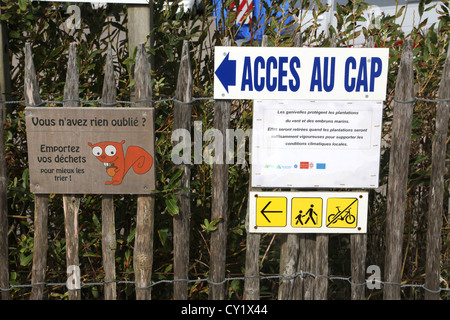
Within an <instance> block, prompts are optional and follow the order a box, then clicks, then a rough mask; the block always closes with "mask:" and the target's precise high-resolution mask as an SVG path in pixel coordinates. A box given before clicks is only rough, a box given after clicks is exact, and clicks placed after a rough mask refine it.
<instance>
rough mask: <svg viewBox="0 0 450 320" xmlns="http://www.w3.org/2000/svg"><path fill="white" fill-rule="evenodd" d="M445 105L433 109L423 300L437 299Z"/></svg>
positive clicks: (449, 85)
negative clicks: (434, 111)
mask: <svg viewBox="0 0 450 320" xmlns="http://www.w3.org/2000/svg"><path fill="white" fill-rule="evenodd" d="M439 99H450V46H449V48H448V50H447V59H446V60H445V64H444V70H443V72H442V78H441V83H440V87H439ZM449 112H450V102H449V101H439V102H438V103H437V106H436V132H435V134H434V140H433V147H432V155H431V163H432V165H431V181H430V196H429V197H430V198H429V207H428V217H427V219H428V226H427V260H426V261H427V262H426V268H425V287H426V288H427V289H429V290H433V292H431V291H426V292H425V299H427V300H437V299H439V292H438V291H439V287H440V285H439V283H440V255H441V228H442V214H443V211H444V175H445V160H446V159H445V158H446V142H447V132H448V116H449Z"/></svg>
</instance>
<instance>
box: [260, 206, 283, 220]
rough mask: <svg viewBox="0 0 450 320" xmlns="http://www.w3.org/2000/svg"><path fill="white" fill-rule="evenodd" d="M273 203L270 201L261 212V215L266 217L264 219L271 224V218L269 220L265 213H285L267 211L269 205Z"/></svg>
mask: <svg viewBox="0 0 450 320" xmlns="http://www.w3.org/2000/svg"><path fill="white" fill-rule="evenodd" d="M271 203H272V201H269V202H268V203H267V204H266V206H265V207H264V208H263V209H262V210H261V214H262V215H263V216H264V218H266V220H267V221H269V223H272V222H270V220H269V218H267V216H266V215H265V213H282V212H283V211H266V208H267V207H268V206H269V204H271Z"/></svg>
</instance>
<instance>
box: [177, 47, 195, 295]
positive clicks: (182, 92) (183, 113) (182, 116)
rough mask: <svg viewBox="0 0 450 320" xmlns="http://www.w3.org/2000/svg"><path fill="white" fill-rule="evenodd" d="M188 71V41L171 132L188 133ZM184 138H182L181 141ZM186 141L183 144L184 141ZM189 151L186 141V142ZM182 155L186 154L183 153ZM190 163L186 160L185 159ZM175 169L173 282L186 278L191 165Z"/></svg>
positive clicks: (180, 286)
mask: <svg viewBox="0 0 450 320" xmlns="http://www.w3.org/2000/svg"><path fill="white" fill-rule="evenodd" d="M192 86H193V80H192V68H191V60H190V56H189V42H188V41H187V40H185V41H184V42H183V51H182V53H181V62H180V69H179V71H178V82H177V89H176V93H175V99H176V100H179V101H182V102H184V103H180V102H178V101H175V105H174V120H173V130H177V129H184V130H187V131H188V132H191V116H192V104H191V103H187V102H191V101H192ZM183 139H185V138H183ZM185 142H186V141H185ZM187 145H188V147H189V148H190V146H191V144H190V141H189V142H188V143H187ZM183 152H186V151H183ZM189 161H190V159H189ZM176 169H177V170H180V169H182V170H183V174H182V176H181V185H180V188H182V189H185V190H180V191H178V192H177V193H176V195H177V196H178V202H179V206H178V207H179V212H178V214H176V215H174V216H173V269H174V279H175V280H179V279H188V271H189V243H190V241H189V235H190V228H189V226H190V220H191V203H190V202H191V191H190V190H189V188H190V185H191V184H190V179H191V165H190V164H186V163H185V164H180V165H177V166H176ZM173 286H174V287H173V289H174V293H173V297H174V299H175V300H186V299H187V294H188V283H187V282H186V281H178V282H175V283H174V284H173Z"/></svg>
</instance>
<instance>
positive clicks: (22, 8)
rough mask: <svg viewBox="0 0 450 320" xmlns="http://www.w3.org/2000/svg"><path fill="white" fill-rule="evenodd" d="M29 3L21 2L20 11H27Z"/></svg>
mask: <svg viewBox="0 0 450 320" xmlns="http://www.w3.org/2000/svg"><path fill="white" fill-rule="evenodd" d="M27 3H28V0H19V8H20V10H22V11H25V10H27Z"/></svg>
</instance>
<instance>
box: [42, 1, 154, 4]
mask: <svg viewBox="0 0 450 320" xmlns="http://www.w3.org/2000/svg"><path fill="white" fill-rule="evenodd" d="M33 1H47V2H70V3H79V2H80V3H123V4H148V3H149V1H150V0H94V1H92V0H75V1H63V0H56V1H55V0H33Z"/></svg>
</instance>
